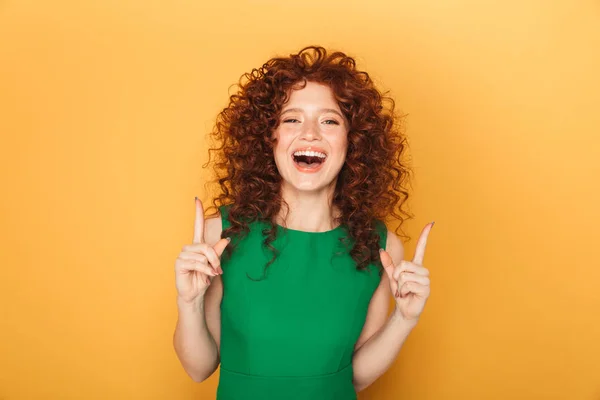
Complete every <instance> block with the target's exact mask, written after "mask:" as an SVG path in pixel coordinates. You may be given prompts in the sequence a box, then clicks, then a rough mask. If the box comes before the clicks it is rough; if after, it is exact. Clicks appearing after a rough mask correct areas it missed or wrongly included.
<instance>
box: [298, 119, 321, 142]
mask: <svg viewBox="0 0 600 400" xmlns="http://www.w3.org/2000/svg"><path fill="white" fill-rule="evenodd" d="M301 138H302V139H305V140H308V141H312V140H319V139H321V131H320V130H319V123H318V122H312V123H309V124H305V125H304V129H303V130H302V135H301Z"/></svg>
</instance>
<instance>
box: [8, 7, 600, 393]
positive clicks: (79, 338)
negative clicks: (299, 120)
mask: <svg viewBox="0 0 600 400" xmlns="http://www.w3.org/2000/svg"><path fill="white" fill-rule="evenodd" d="M308 44H322V45H325V46H327V47H333V48H338V49H342V50H344V51H346V52H348V53H349V54H351V55H354V56H356V57H357V60H358V63H359V66H360V67H361V68H363V69H366V70H367V71H368V72H369V73H370V74H371V75H372V76H373V78H374V79H375V80H376V81H377V82H378V84H379V87H380V88H381V89H383V90H390V93H391V94H392V96H394V97H395V99H396V101H397V103H398V106H399V109H400V110H401V111H403V112H404V113H406V114H408V118H407V125H406V129H407V133H408V135H409V137H410V144H411V152H410V155H411V156H412V159H413V168H414V170H415V173H416V175H415V176H416V179H415V181H414V184H413V187H414V192H413V195H414V196H413V198H412V200H411V202H410V205H411V211H412V212H413V213H414V214H415V216H416V218H415V219H414V220H411V221H410V222H409V223H407V224H406V226H405V230H406V232H407V233H408V234H409V235H410V236H411V237H412V238H413V239H412V240H411V241H409V242H407V243H406V245H405V246H406V253H407V257H408V258H411V257H412V255H413V253H414V246H415V243H416V238H417V237H418V235H419V233H420V231H421V228H422V227H423V226H424V225H425V224H426V223H427V222H429V221H431V220H435V221H436V225H435V227H434V228H433V230H432V232H431V235H430V240H429V244H428V248H427V252H426V257H425V262H424V264H425V266H427V267H428V268H429V269H430V270H431V278H432V295H431V298H430V300H429V302H428V304H427V307H426V309H425V312H424V314H423V316H422V320H421V322H420V324H419V325H418V327H417V328H416V329H415V330H414V331H413V333H412V334H411V336H410V337H409V339H408V340H407V342H406V344H405V346H404V347H403V349H402V351H401V353H400V355H399V357H398V360H397V362H396V363H395V365H394V366H393V368H392V369H390V370H389V371H388V373H386V374H385V375H384V376H383V377H382V378H380V379H379V380H378V381H377V382H375V383H374V384H373V385H372V386H371V387H370V388H368V389H367V390H366V391H365V392H363V393H361V396H360V398H361V399H363V400H364V399H383V400H386V399H406V400H410V399H416V400H417V399H418V400H428V399H432V400H433V399H435V400H439V399H442V400H444V399H565V400H567V399H568V400H591V399H594V400H598V399H600V290H599V283H600V262H599V261H598V260H599V251H598V249H599V248H600V245H598V243H597V241H598V239H599V235H598V227H599V226H600V214H599V211H598V207H599V200H600V196H599V194H600V189H599V184H598V181H600V161H599V158H600V138H599V134H600V110H599V105H600V77H599V74H600V3H599V2H598V1H574V0H562V1H548V0H544V1H541V0H540V1H516V0H510V1H494V2H491V1H475V0H455V1H441V0H438V1H432V0H419V1H416V0H412V1H407V0H402V1H389V2H385V1H383V0H375V1H370V2H366V1H361V2H358V1H348V0H335V1H325V2H324V3H323V4H321V2H320V1H316V0H310V1H302V2H285V1H275V0H255V1H241V0H234V1H232V0H230V1H219V2H212V3H211V4H205V3H204V2H202V1H163V2H159V1H141V0H137V1H136V0H126V1H124V0H111V1H107V0H103V1H86V2H84V1H75V0H72V1H65V0H56V1H53V2H50V1H47V2H41V1H25V0H23V1H16V0H15V1H8V0H6V1H0V132H1V133H2V136H1V138H2V139H1V140H2V142H1V143H2V144H1V146H0V147H1V154H0V162H1V182H2V201H1V202H0V204H1V216H2V220H1V226H2V228H1V229H2V230H1V232H0V234H1V235H2V251H1V259H0V262H1V264H0V265H1V272H0V274H1V275H0V302H1V304H2V306H1V308H0V313H1V314H0V317H1V318H0V324H1V325H0V399H2V400H17V399H200V398H206V399H210V398H213V397H214V392H215V389H216V385H217V382H218V374H214V375H213V376H212V377H211V378H210V379H209V380H208V381H206V382H204V383H202V384H197V383H194V382H192V380H191V379H190V378H188V377H187V375H186V374H185V372H184V371H183V369H182V367H181V366H180V364H179V362H178V361H177V359H176V356H175V353H174V350H173V349H172V342H171V340H172V333H173V329H174V326H175V319H176V305H175V287H174V276H173V265H174V261H175V258H176V257H177V254H178V253H179V251H180V250H181V247H182V246H183V245H184V244H188V243H190V242H191V239H192V226H193V216H194V208H193V199H194V196H195V195H199V196H200V197H201V198H202V199H203V200H205V201H207V200H208V198H209V197H210V195H209V193H207V192H206V191H205V190H204V183H205V182H206V180H207V178H208V177H209V173H208V172H207V171H206V170H203V169H202V164H203V163H204V162H205V161H206V160H207V158H208V156H207V149H206V145H207V142H206V137H205V135H206V133H207V132H208V131H209V130H210V129H211V127H212V123H213V121H214V118H215V116H216V114H217V112H218V111H219V110H220V109H221V108H222V107H223V106H225V105H226V102H227V96H228V90H229V87H230V85H231V84H233V83H235V82H236V81H237V80H238V78H239V76H240V75H241V74H242V73H244V72H246V71H249V70H250V69H251V68H253V67H258V66H260V65H262V63H263V62H265V61H266V60H267V59H269V58H270V57H272V56H274V55H278V54H289V53H292V52H295V51H297V50H299V49H300V48H301V47H303V46H305V45H308Z"/></svg>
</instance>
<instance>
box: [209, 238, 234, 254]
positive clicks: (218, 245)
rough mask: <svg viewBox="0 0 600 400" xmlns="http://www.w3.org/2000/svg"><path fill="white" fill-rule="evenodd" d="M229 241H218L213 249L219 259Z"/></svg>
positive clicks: (227, 239)
mask: <svg viewBox="0 0 600 400" xmlns="http://www.w3.org/2000/svg"><path fill="white" fill-rule="evenodd" d="M230 241H231V240H230V239H229V238H224V239H221V240H219V241H218V242H217V243H216V244H215V245H214V246H213V249H214V250H215V252H216V253H217V255H218V256H219V257H221V254H223V251H225V247H227V245H228V244H229V242H230Z"/></svg>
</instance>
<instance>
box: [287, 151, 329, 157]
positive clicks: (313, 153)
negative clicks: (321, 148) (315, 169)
mask: <svg viewBox="0 0 600 400" xmlns="http://www.w3.org/2000/svg"><path fill="white" fill-rule="evenodd" d="M294 155H295V156H310V157H320V158H326V157H327V156H326V155H325V154H324V153H321V152H318V151H306V150H304V151H295V152H294Z"/></svg>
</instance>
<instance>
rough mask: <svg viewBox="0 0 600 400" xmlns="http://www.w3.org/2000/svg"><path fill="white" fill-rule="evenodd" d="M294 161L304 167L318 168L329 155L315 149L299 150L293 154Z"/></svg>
mask: <svg viewBox="0 0 600 400" xmlns="http://www.w3.org/2000/svg"><path fill="white" fill-rule="evenodd" d="M292 158H293V159H294V162H295V163H296V164H297V165H298V166H299V167H301V168H303V169H309V170H310V169H318V168H319V167H320V166H321V165H322V164H323V163H324V162H325V159H326V158H327V156H326V155H325V154H324V153H320V152H315V151H297V152H295V153H294V154H293V155H292Z"/></svg>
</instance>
